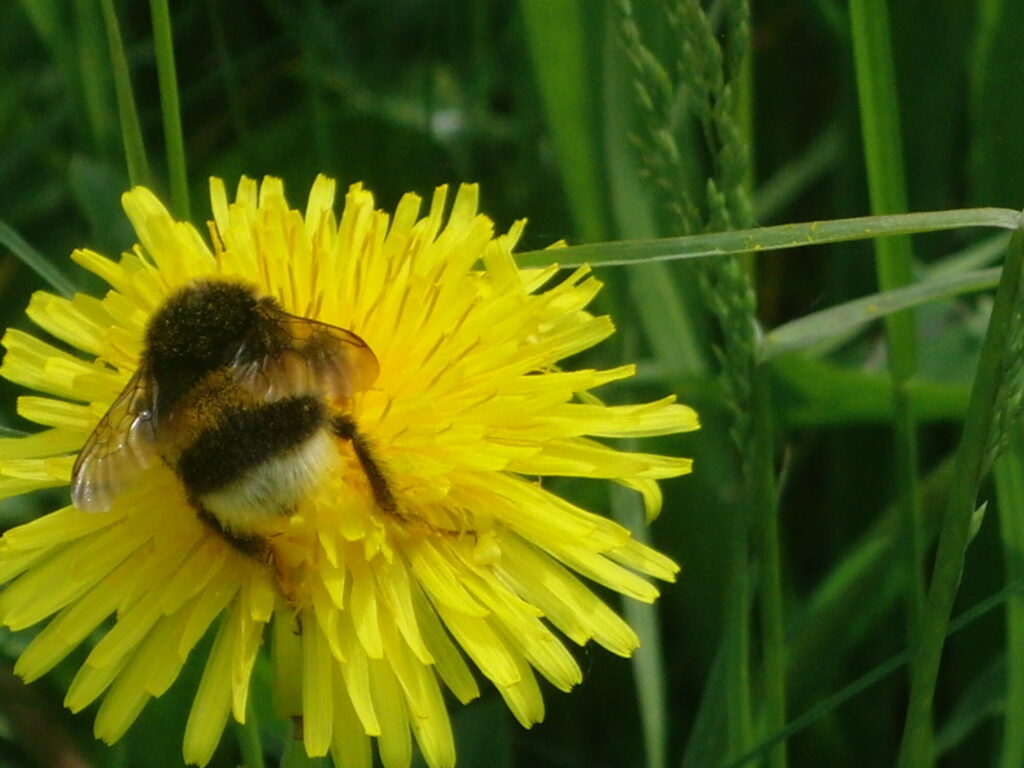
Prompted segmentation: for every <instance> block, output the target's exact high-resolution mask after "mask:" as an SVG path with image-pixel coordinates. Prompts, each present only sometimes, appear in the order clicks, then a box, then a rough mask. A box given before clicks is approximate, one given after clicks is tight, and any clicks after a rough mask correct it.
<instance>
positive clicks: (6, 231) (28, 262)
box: [0, 221, 77, 298]
mask: <svg viewBox="0 0 1024 768" xmlns="http://www.w3.org/2000/svg"><path fill="white" fill-rule="evenodd" d="M0 244H2V245H4V246H5V247H7V248H9V249H10V250H11V253H13V254H14V255H15V256H16V257H17V259H18V260H19V261H20V262H21V263H22V264H24V265H25V266H26V267H28V268H29V269H31V270H32V271H33V272H35V273H36V274H37V275H39V277H41V278H42V279H43V280H44V281H45V282H46V284H47V285H49V286H50V287H51V288H53V290H55V291H56V292H57V293H59V294H60V295H61V296H64V297H66V298H70V297H72V296H74V295H75V292H76V290H77V289H76V288H75V284H74V283H73V282H71V280H70V279H69V278H68V277H67V276H66V275H65V274H64V273H63V272H61V271H60V270H59V269H57V267H55V266H54V265H53V264H51V263H50V261H49V259H47V258H46V257H45V256H43V254H41V253H40V252H39V251H37V250H36V249H35V248H33V247H32V246H31V245H29V244H28V243H27V242H26V241H25V238H23V237H22V236H21V235H19V234H18V233H17V232H15V231H14V230H13V229H12V228H11V227H10V226H9V225H8V224H6V223H4V222H2V221H0Z"/></svg>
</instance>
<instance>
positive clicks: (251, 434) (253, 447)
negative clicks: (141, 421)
mask: <svg viewBox="0 0 1024 768" xmlns="http://www.w3.org/2000/svg"><path fill="white" fill-rule="evenodd" d="M325 418H326V409H325V407H324V404H323V403H322V402H320V400H318V399H316V398H314V397H290V398H285V399H284V400H278V401H277V402H273V403H265V404H260V405H258V406H255V407H248V408H243V409H239V410H233V411H228V412H226V413H224V414H223V416H222V418H221V419H220V420H219V421H218V423H217V425H216V426H215V427H212V428H210V429H207V430H205V431H203V432H201V433H200V434H199V435H198V436H197V437H196V439H195V440H194V441H192V443H191V444H190V445H189V446H188V447H186V448H185V450H184V451H182V454H181V456H180V457H179V459H178V462H177V467H176V469H177V473H178V476H179V477H180V478H181V481H182V483H183V484H184V485H185V489H186V490H187V491H188V493H189V495H190V496H193V497H199V496H204V495H206V494H208V493H213V492H215V491H218V490H221V489H223V488H226V487H227V486H230V485H232V484H233V483H236V482H237V481H239V480H241V479H243V478H244V477H245V476H246V475H247V474H249V473H251V472H252V471H253V470H254V469H256V468H258V467H260V466H261V465H263V464H265V463H266V462H268V461H271V460H273V459H276V458H279V457H283V456H285V455H287V454H290V453H292V452H294V451H296V450H297V449H299V448H301V447H302V446H303V444H304V443H306V442H307V441H309V439H310V438H311V437H313V436H314V435H315V434H316V433H317V431H319V430H320V429H321V427H323V425H324V423H325Z"/></svg>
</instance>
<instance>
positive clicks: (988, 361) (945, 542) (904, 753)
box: [899, 229, 1024, 768]
mask: <svg viewBox="0 0 1024 768" xmlns="http://www.w3.org/2000/svg"><path fill="white" fill-rule="evenodd" d="M1022 267H1024V230H1021V229H1018V230H1017V231H1016V232H1014V234H1013V237H1012V238H1011V239H1010V245H1009V248H1008V249H1007V255H1006V262H1005V264H1004V265H1003V279H1002V280H1000V282H999V288H998V290H997V291H996V298H995V303H994V304H993V306H992V317H991V319H990V320H989V324H988V331H987V332H986V334H985V341H984V343H983V344H982V349H981V359H980V360H979V362H978V371H977V373H976V374H975V377H974V385H973V386H972V388H971V401H970V404H969V405H968V407H967V419H966V422H965V424H964V431H963V437H962V438H961V441H960V448H959V450H958V451H957V461H956V468H955V470H954V474H953V482H952V484H951V486H950V489H949V496H948V500H947V505H946V514H945V517H944V519H943V523H942V532H941V534H940V537H939V546H938V550H937V552H936V555H935V567H934V569H933V571H932V581H931V588H930V590H929V592H928V602H927V605H926V606H925V614H924V617H923V621H922V624H921V634H920V636H919V638H918V642H917V644H916V648H915V656H916V663H915V664H913V666H912V668H911V680H910V701H909V703H908V705H907V719H906V723H905V724H904V730H903V743H902V745H901V747H900V762H899V766H900V768H925V767H926V766H928V765H930V764H931V761H932V755H931V749H930V747H931V739H930V734H931V718H932V700H933V698H934V695H935V685H936V682H937V680H938V674H939V664H940V662H941V659H942V649H943V645H944V641H945V636H946V625H947V623H948V622H949V616H950V612H951V611H952V608H953V600H954V599H955V597H956V593H957V588H958V587H959V585H960V575H961V572H962V570H963V564H964V556H965V553H966V550H967V544H968V537H969V534H970V528H971V519H972V517H973V514H974V509H975V499H976V497H977V492H978V486H979V484H980V482H981V474H982V470H983V467H984V462H985V456H986V453H987V450H988V444H989V437H990V435H989V432H990V426H991V423H992V417H993V410H994V405H995V402H996V396H997V393H998V391H999V387H1000V384H1001V379H1002V372H1003V370H1004V368H1005V357H1006V353H1007V348H1008V346H1009V341H1010V331H1011V329H1012V328H1013V319H1014V313H1015V312H1016V309H1017V306H1018V302H1019V301H1020V300H1021V275H1022V271H1024V270H1022Z"/></svg>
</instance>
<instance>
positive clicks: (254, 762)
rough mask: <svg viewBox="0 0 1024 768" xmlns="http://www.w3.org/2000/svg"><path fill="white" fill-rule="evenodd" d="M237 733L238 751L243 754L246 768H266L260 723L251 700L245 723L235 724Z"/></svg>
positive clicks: (247, 708) (243, 762) (246, 711)
mask: <svg viewBox="0 0 1024 768" xmlns="http://www.w3.org/2000/svg"><path fill="white" fill-rule="evenodd" d="M235 733H236V735H237V736H238V751H239V752H241V753H242V765H243V766H244V768H265V766H266V763H265V762H264V761H263V742H262V740H261V739H260V723H259V719H258V717H257V715H256V708H255V707H254V706H253V704H252V700H251V699H250V700H249V703H248V706H247V707H246V710H245V722H244V723H235Z"/></svg>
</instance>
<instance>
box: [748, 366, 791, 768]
mask: <svg viewBox="0 0 1024 768" xmlns="http://www.w3.org/2000/svg"><path fill="white" fill-rule="evenodd" d="M752 376H753V381H752V382H751V383H752V390H753V391H752V395H753V397H752V402H751V409H752V411H753V424H752V429H753V446H752V449H753V459H752V461H751V464H750V472H751V477H750V483H751V489H752V493H751V496H752V498H753V499H754V500H755V504H756V509H755V510H754V515H753V517H752V521H753V524H754V535H755V536H756V537H757V543H758V555H759V557H758V558H757V562H758V574H759V576H758V585H759V587H760V589H759V592H758V597H759V604H760V608H761V657H762V658H761V665H762V675H763V685H764V717H765V722H764V726H765V727H764V731H765V732H766V733H767V734H769V735H770V734H774V733H778V732H780V731H781V730H782V729H783V728H784V727H785V724H786V628H785V616H784V614H783V606H782V564H781V560H782V552H781V547H780V545H779V519H778V503H777V501H778V499H777V492H776V487H775V446H774V444H773V434H774V433H773V429H772V418H771V415H772V405H771V397H770V393H769V391H768V379H767V376H766V372H765V371H764V370H755V371H754V372H753V374H752ZM769 764H770V765H771V766H774V768H785V766H786V765H787V757H786V742H785V741H780V742H779V743H778V744H776V745H775V746H774V747H772V750H771V753H770V756H769Z"/></svg>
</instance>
